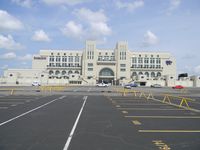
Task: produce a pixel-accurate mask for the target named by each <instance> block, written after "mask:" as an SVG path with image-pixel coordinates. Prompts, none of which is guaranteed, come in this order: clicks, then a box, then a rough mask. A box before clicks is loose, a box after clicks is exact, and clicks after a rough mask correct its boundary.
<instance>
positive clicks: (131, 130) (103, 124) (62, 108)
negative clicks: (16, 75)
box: [0, 87, 200, 150]
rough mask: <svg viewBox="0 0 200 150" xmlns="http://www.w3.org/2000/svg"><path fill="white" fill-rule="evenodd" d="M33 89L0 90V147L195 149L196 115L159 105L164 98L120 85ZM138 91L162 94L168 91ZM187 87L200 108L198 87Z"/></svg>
mask: <svg viewBox="0 0 200 150" xmlns="http://www.w3.org/2000/svg"><path fill="white" fill-rule="evenodd" d="M23 89H25V90H28V92H24V93H23V92H22V91H23ZM36 90H37V89H36V88H34V89H32V88H27V89H26V88H24V87H22V88H21V89H20V92H19V91H18V92H15V93H14V94H13V95H11V94H10V92H8V91H6V92H5V93H3V92H2V91H1V92H2V93H1V94H0V150H133V149H135V150H151V149H152V150H156V149H158V150H159V149H163V150H170V149H175V150H189V149H191V150H199V149H200V113H199V112H197V111H193V110H191V109H185V108H182V107H177V106H174V105H171V104H167V103H163V102H162V99H163V97H162V99H161V101H157V100H154V99H147V98H145V97H140V96H139V95H138V96H133V94H132V93H126V95H124V93H123V90H124V89H121V88H120V87H109V88H97V87H69V88H66V89H65V90H64V91H51V92H50V91H36ZM140 90H142V91H143V92H151V93H153V94H154V95H155V97H156V96H157V97H158V98H161V96H160V95H161V92H163V93H165V91H167V92H169V91H170V90H171V89H167V90H166V89H146V88H141V89H140ZM191 91H193V89H189V92H190V93H189V94H188V96H191V97H192V96H194V94H196V95H195V96H194V97H195V100H196V101H195V103H196V104H195V103H193V105H194V107H195V109H197V110H200V107H199V102H200V101H199V95H198V92H196V91H198V89H195V90H194V93H192V92H191ZM163 93H162V94H163ZM170 94H176V96H177V95H182V94H184V93H180V92H179V91H173V92H171V93H170ZM193 105H191V107H193Z"/></svg>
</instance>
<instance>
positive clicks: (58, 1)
mask: <svg viewBox="0 0 200 150" xmlns="http://www.w3.org/2000/svg"><path fill="white" fill-rule="evenodd" d="M42 1H43V2H44V3H45V4H47V5H77V4H81V3H85V2H88V1H89V0H42Z"/></svg>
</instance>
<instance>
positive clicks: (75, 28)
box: [61, 8, 112, 40]
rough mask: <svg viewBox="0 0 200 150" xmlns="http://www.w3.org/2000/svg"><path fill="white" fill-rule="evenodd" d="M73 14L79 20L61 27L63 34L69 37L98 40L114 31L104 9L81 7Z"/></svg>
mask: <svg viewBox="0 0 200 150" xmlns="http://www.w3.org/2000/svg"><path fill="white" fill-rule="evenodd" d="M73 14H74V15H75V16H76V18H75V19H76V20H77V21H76V22H75V21H73V20H71V21H69V22H68V23H67V24H66V25H65V27H63V28H62V29H61V31H62V32H63V34H64V35H66V36H68V37H73V38H78V39H84V40H85V39H94V40H97V39H100V38H102V37H103V38H105V37H104V36H108V35H110V34H111V33H112V30H111V28H110V27H109V26H108V24H107V21H108V18H107V17H106V15H105V14H104V11H103V10H99V11H92V10H90V9H86V8H81V9H76V10H75V11H74V12H73ZM77 22H78V23H77ZM79 22H81V23H79Z"/></svg>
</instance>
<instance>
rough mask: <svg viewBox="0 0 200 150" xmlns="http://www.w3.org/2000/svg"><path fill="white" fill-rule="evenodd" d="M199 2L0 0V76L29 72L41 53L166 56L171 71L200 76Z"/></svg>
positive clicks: (164, 0) (190, 0) (195, 0)
mask: <svg viewBox="0 0 200 150" xmlns="http://www.w3.org/2000/svg"><path fill="white" fill-rule="evenodd" d="M199 8H200V0H0V75H3V71H4V70H5V69H7V68H31V58H32V56H33V55H35V54H39V50H41V49H55V50H56V49H65V50H66V49H67V50H82V49H84V47H85V41H86V40H96V41H97V48H99V49H101V48H106V49H114V48H115V45H116V43H117V42H118V41H127V42H128V45H129V50H131V51H155V52H170V53H171V54H172V55H173V56H174V57H175V58H176V63H177V73H189V75H200V9H199Z"/></svg>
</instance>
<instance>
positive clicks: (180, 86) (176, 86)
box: [172, 85, 184, 89]
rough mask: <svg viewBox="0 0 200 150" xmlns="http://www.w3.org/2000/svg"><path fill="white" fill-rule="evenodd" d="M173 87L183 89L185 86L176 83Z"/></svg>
mask: <svg viewBox="0 0 200 150" xmlns="http://www.w3.org/2000/svg"><path fill="white" fill-rule="evenodd" d="M172 88H173V89H183V88H184V86H182V85H175V86H173V87H172Z"/></svg>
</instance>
